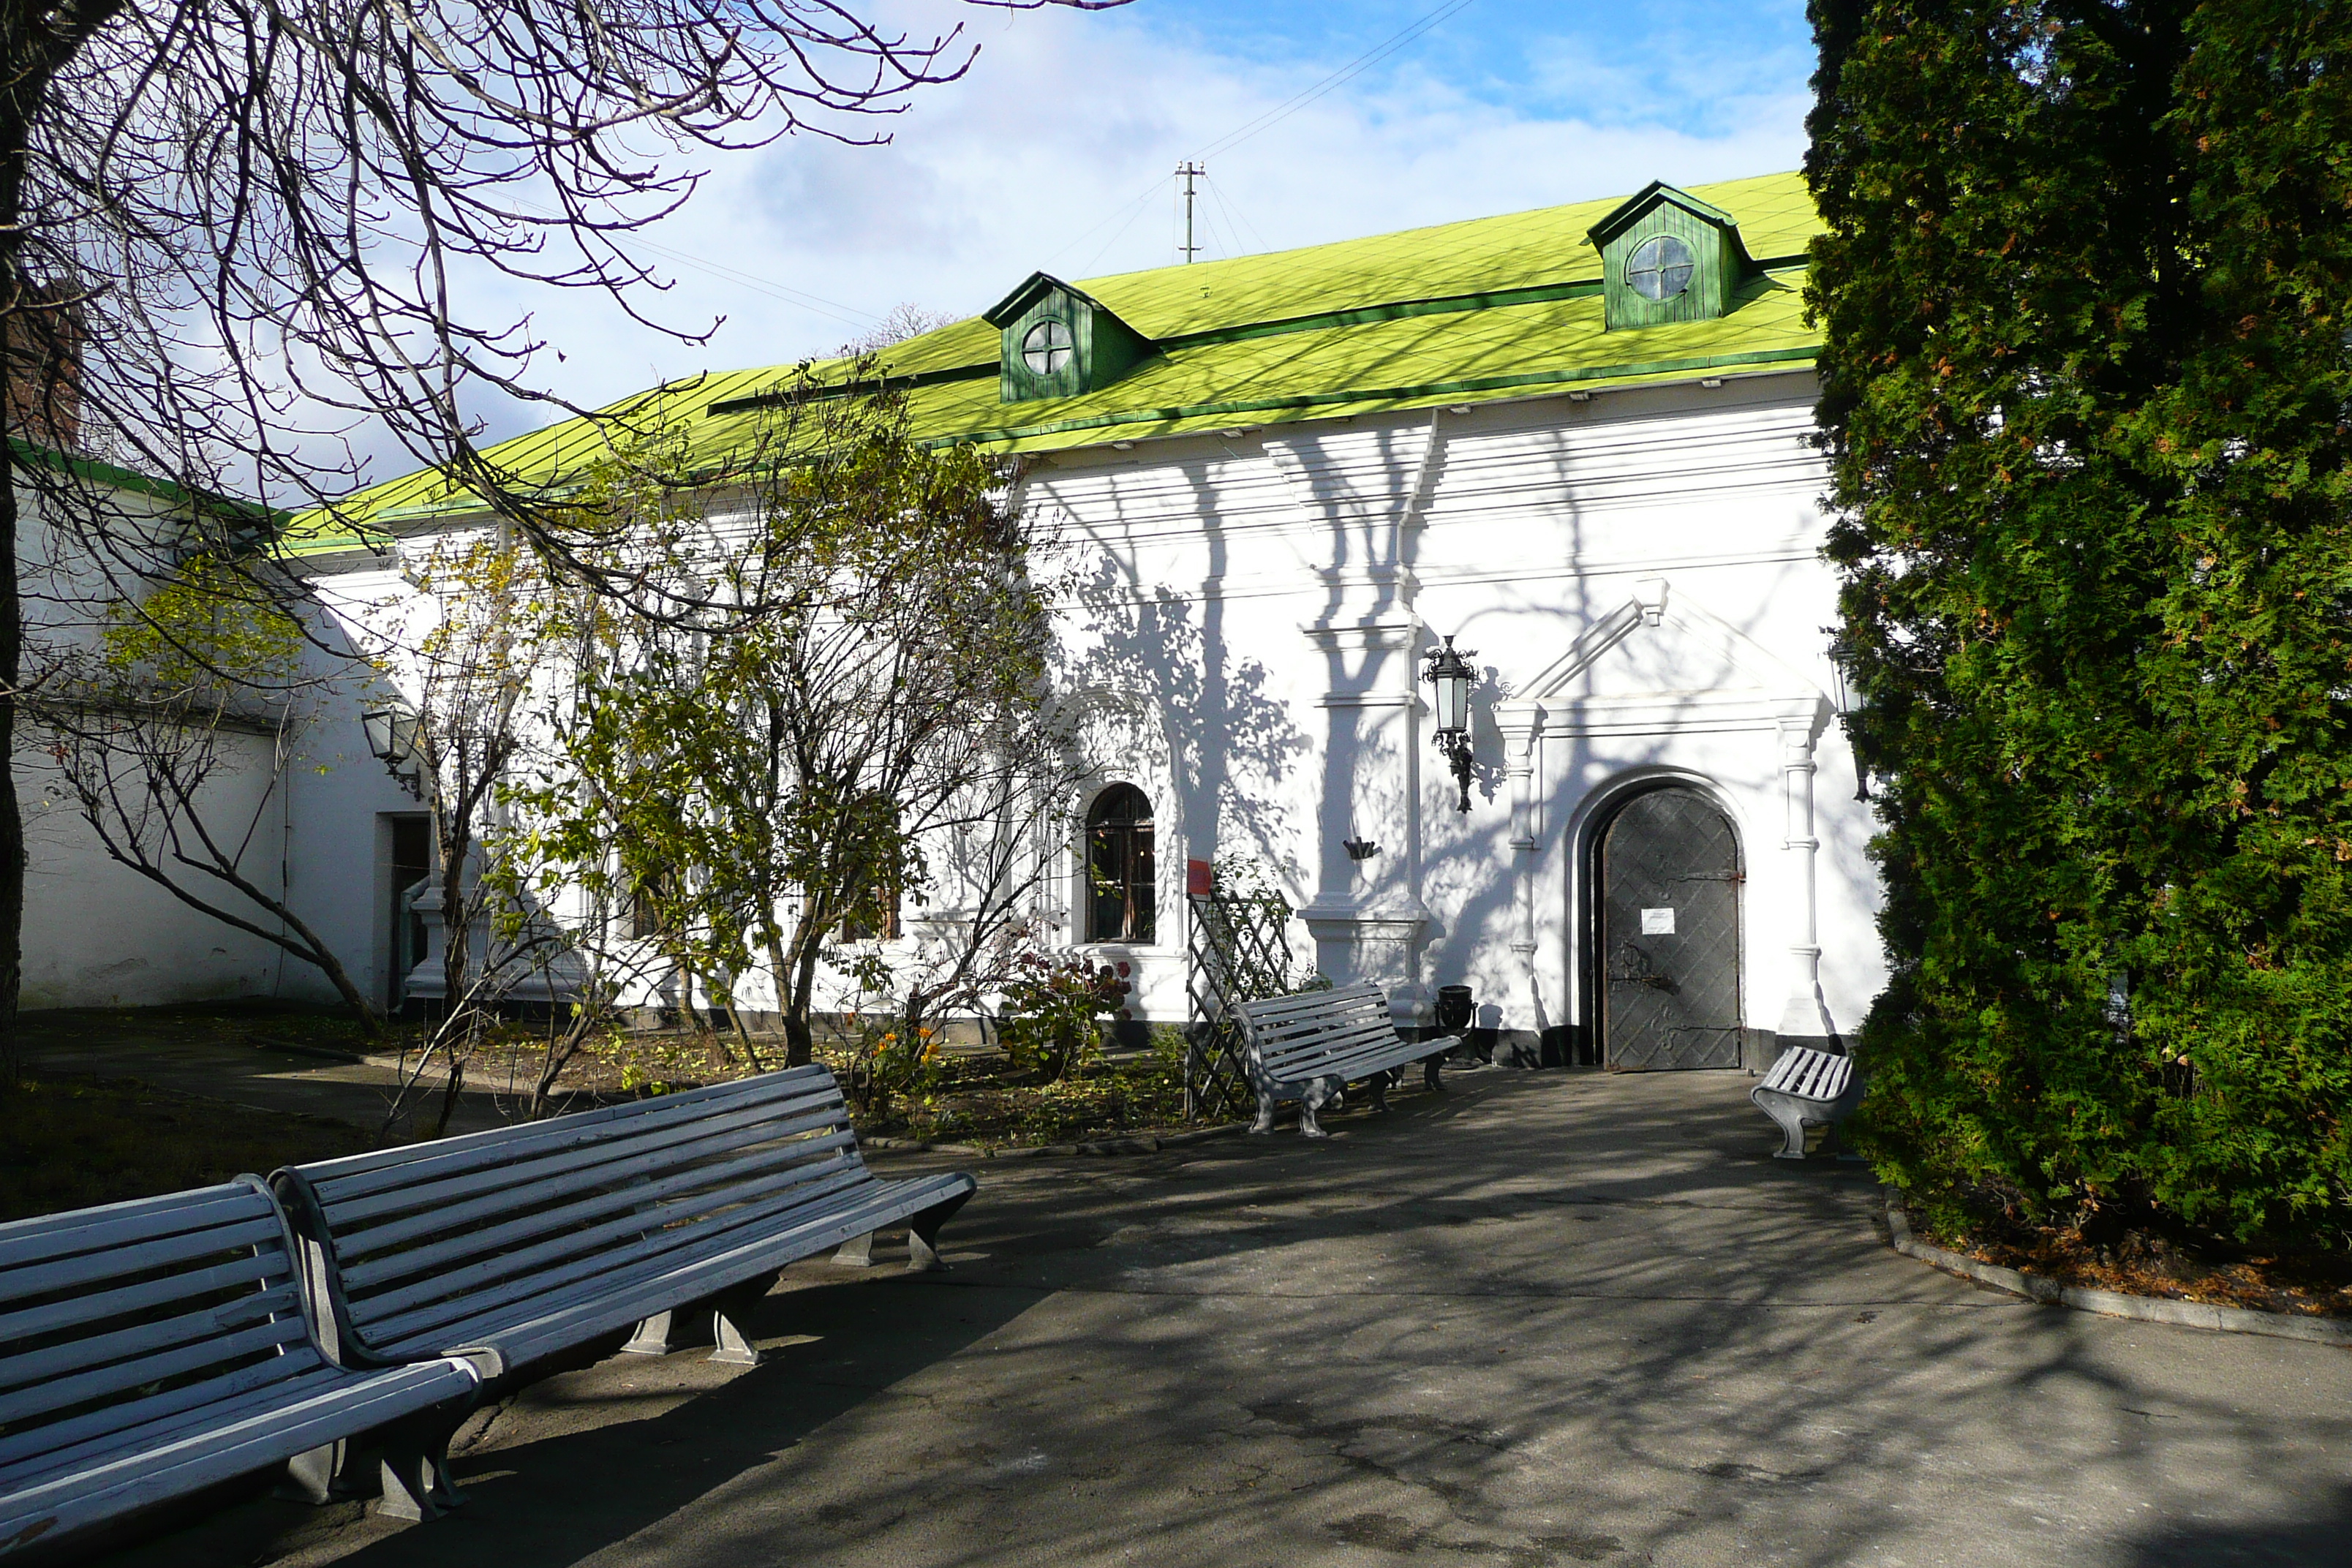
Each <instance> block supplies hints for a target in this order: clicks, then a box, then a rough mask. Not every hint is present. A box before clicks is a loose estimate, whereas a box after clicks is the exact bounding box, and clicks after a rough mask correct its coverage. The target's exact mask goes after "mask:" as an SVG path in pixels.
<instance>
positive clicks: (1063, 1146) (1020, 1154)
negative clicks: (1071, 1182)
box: [857, 1121, 1247, 1160]
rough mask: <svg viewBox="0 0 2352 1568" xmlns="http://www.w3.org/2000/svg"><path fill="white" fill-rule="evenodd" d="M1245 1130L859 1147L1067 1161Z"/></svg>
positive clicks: (1234, 1126) (878, 1142)
mask: <svg viewBox="0 0 2352 1568" xmlns="http://www.w3.org/2000/svg"><path fill="white" fill-rule="evenodd" d="M1246 1130H1247V1124H1246V1123H1244V1122H1240V1121H1228V1122H1226V1123H1224V1124H1223V1126H1220V1127H1196V1128H1194V1129H1193V1130H1192V1131H1189V1132H1171V1133H1170V1134H1169V1135H1168V1136H1167V1137H1165V1138H1100V1139H1097V1140H1095V1141H1093V1142H1087V1143H1024V1144H1012V1145H1000V1146H999V1147H997V1148H994V1149H983V1148H982V1147H981V1146H980V1145H979V1144H977V1143H932V1142H925V1141H924V1140H922V1139H919V1138H861V1139H859V1140H858V1141H857V1142H858V1146H859V1147H860V1148H865V1149H900V1150H905V1151H907V1152H910V1153H918V1152H919V1153H925V1154H969V1155H971V1157H972V1158H974V1159H976V1160H1035V1159H1042V1158H1044V1157H1045V1156H1047V1155H1060V1156H1063V1157H1066V1158H1068V1157H1076V1156H1078V1155H1084V1154H1094V1155H1101V1154H1157V1153H1158V1152H1160V1150H1162V1149H1177V1148H1181V1147H1182V1146H1183V1145H1185V1144H1187V1143H1198V1142H1201V1141H1202V1140H1203V1139H1206V1138H1223V1137H1224V1136H1225V1135H1226V1134H1228V1133H1232V1132H1241V1131H1246Z"/></svg>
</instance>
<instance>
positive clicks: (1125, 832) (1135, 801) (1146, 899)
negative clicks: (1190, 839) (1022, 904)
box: [1087, 784, 1157, 942]
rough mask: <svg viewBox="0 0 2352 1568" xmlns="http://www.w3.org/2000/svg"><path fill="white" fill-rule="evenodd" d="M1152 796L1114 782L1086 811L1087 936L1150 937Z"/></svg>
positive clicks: (1110, 939)
mask: <svg viewBox="0 0 2352 1568" xmlns="http://www.w3.org/2000/svg"><path fill="white" fill-rule="evenodd" d="M1156 901H1157V900H1155V898H1154V896H1153V889H1152V880H1151V800H1150V797H1149V796H1148V795H1145V794H1144V793H1143V792H1142V791H1141V790H1139V789H1138V788H1136V787H1135V786H1134V785H1133V784H1113V785H1111V786H1110V788H1108V789H1107V790H1105V791H1103V792H1102V794H1100V795H1097V796H1095V803H1094V805H1092V806H1090V807H1088V808H1087V941H1088V942H1150V941H1151V940H1152V925H1153V921H1152V906H1153V904H1154V903H1155V902H1156Z"/></svg>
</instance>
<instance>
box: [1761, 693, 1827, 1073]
mask: <svg viewBox="0 0 2352 1568" xmlns="http://www.w3.org/2000/svg"><path fill="white" fill-rule="evenodd" d="M1829 717H1830V711H1829V704H1828V703H1827V702H1826V701H1824V700H1822V699H1821V698H1819V697H1812V698H1807V699H1803V700H1795V701H1790V702H1785V703H1782V704H1781V705H1780V707H1779V709H1778V710H1777V712H1776V713H1775V718H1776V720H1777V721H1778V724H1777V727H1778V730H1779V733H1780V781H1781V795H1782V804H1783V808H1784V812H1785V819H1784V825H1785V831H1784V833H1783V836H1782V837H1781V840H1780V847H1781V850H1782V852H1783V853H1784V854H1787V855H1789V856H1790V857H1791V861H1792V863H1791V864H1790V868H1789V884H1790V895H1791V897H1790V902H1789V906H1788V909H1787V910H1786V918H1787V919H1788V921H1789V929H1790V931H1791V932H1792V933H1793V934H1794V935H1795V938H1796V940H1795V941H1793V942H1790V944H1789V999H1788V1001H1787V1003H1786V1004H1784V1005H1782V1007H1781V1009H1780V1029H1779V1033H1780V1037H1782V1038H1783V1039H1787V1038H1790V1037H1796V1038H1801V1039H1829V1038H1833V1037H1835V1036H1836V1035H1837V1032H1838V1030H1837V1025H1836V1024H1835V1022H1833V1021H1832V1019H1831V1017H1830V1010H1829V1004H1828V1003H1827V1002H1825V1001H1823V1000H1822V949H1821V935H1820V931H1821V927H1820V921H1819V917H1818V913H1817V910H1818V895H1817V892H1816V889H1815V868H1814V860H1815V858H1817V857H1818V855H1819V854H1820V851H1821V847H1822V844H1821V840H1820V839H1819V838H1818V837H1815V836H1814V834H1813V773H1814V772H1815V767H1814V763H1813V747H1814V744H1815V742H1818V741H1819V740H1820V739H1821V735H1822V729H1823V728H1824V727H1825V726H1826V725H1827V724H1828V722H1829Z"/></svg>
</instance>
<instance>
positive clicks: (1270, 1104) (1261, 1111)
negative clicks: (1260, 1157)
mask: <svg viewBox="0 0 2352 1568" xmlns="http://www.w3.org/2000/svg"><path fill="white" fill-rule="evenodd" d="M1250 1131H1253V1132H1271V1131H1274V1090H1273V1089H1272V1088H1270V1087H1269V1088H1265V1089H1259V1090H1258V1091H1257V1120H1256V1121H1253V1122H1251V1123H1250Z"/></svg>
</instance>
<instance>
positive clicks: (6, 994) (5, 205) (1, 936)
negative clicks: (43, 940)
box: [0, 178, 25, 1091]
mask: <svg viewBox="0 0 2352 1568" xmlns="http://www.w3.org/2000/svg"><path fill="white" fill-rule="evenodd" d="M14 185H15V181H14V179H13V178H7V179H5V181H0V215H14V214H15V212H16V199H15V197H16V191H15V189H14V188H13V187H14ZM13 271H14V268H13V267H10V266H8V265H6V264H5V263H0V295H4V294H5V292H13V289H12V288H11V283H10V275H11V274H12V273H13ZM10 324H11V323H10V322H9V321H8V320H7V319H6V318H5V317H0V363H5V355H6V352H7V333H8V330H9V327H10ZM21 607H22V606H21V605H20V604H19V602H18V597H17V592H16V449H15V447H14V446H13V445H11V444H10V443H8V442H6V441H0V1091H5V1090H7V1089H14V1088H16V1084H17V1082H18V1080H19V1079H21V1078H22V1077H23V1075H24V1065H25V1064H24V1051H23V1046H22V1042H21V1040H20V1038H19V1037H18V1035H17V1032H16V1002H17V998H18V997H19V995H20V994H22V993H23V990H24V978H25V971H24V949H23V935H24V929H25V818H24V815H23V813H22V812H21V811H20V810H19V809H18V807H17V804H16V682H17V680H18V679H19V678H20V676H21V674H22V666H23V654H24V626H23V623H22V619H21V616H20V611H21Z"/></svg>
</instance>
